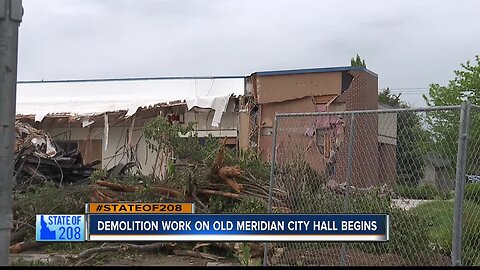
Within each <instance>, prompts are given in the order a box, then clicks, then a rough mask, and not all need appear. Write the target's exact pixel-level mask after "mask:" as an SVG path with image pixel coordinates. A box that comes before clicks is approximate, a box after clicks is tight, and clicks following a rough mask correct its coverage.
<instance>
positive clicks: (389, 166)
mask: <svg viewBox="0 0 480 270" xmlns="http://www.w3.org/2000/svg"><path fill="white" fill-rule="evenodd" d="M396 151H397V148H396V146H395V145H392V144H386V143H378V164H379V170H380V171H379V178H380V179H379V180H380V183H385V184H388V185H393V184H395V182H396V180H397V154H396Z"/></svg>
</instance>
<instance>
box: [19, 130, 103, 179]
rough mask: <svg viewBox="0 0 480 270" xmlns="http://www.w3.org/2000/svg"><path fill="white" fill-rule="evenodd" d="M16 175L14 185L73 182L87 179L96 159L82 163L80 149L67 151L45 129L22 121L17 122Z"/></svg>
mask: <svg viewBox="0 0 480 270" xmlns="http://www.w3.org/2000/svg"><path fill="white" fill-rule="evenodd" d="M15 130H16V136H15V139H16V140H15V147H14V165H15V167H14V176H15V177H14V179H15V185H16V186H18V185H19V184H22V183H30V184H31V183H35V182H40V181H44V180H47V179H48V180H52V181H54V182H57V183H72V182H77V181H80V180H84V179H87V178H88V177H90V175H91V174H92V172H93V170H94V168H93V166H95V165H97V164H99V163H100V161H99V160H95V161H93V162H90V163H88V164H84V163H83V159H82V156H81V153H80V151H79V150H78V149H75V150H73V151H70V152H68V153H66V152H65V151H64V150H63V149H61V148H60V147H58V146H57V145H56V144H55V142H54V141H53V140H52V139H51V138H50V136H49V135H48V134H46V133H45V132H43V131H41V130H38V129H36V128H33V127H32V126H30V125H28V124H26V123H22V122H16V123H15Z"/></svg>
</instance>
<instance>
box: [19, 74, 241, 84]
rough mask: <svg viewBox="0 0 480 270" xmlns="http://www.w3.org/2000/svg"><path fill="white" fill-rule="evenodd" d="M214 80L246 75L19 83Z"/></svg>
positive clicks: (59, 81)
mask: <svg viewBox="0 0 480 270" xmlns="http://www.w3.org/2000/svg"><path fill="white" fill-rule="evenodd" d="M194 79H198V80H214V79H245V76H199V77H192V76H190V77H188V76H187V77H146V78H110V79H79V80H51V81H18V82H17V83H19V84H32V83H81V82H117V81H154V80H194Z"/></svg>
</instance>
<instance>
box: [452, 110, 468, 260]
mask: <svg viewBox="0 0 480 270" xmlns="http://www.w3.org/2000/svg"><path fill="white" fill-rule="evenodd" d="M470 106H471V104H470V102H468V101H467V102H463V103H462V109H461V111H460V127H459V131H458V151H457V168H456V178H455V179H456V184H455V213H454V217H453V240H452V241H453V243H452V265H453V266H459V265H461V264H462V225H463V198H464V195H465V194H464V193H465V173H466V169H467V146H468V130H469V126H470Z"/></svg>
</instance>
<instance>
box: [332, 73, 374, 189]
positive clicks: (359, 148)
mask: <svg viewBox="0 0 480 270" xmlns="http://www.w3.org/2000/svg"><path fill="white" fill-rule="evenodd" d="M350 74H351V75H353V76H354V79H353V81H352V83H351V84H350V87H349V88H348V89H347V90H346V91H345V92H344V93H343V94H342V95H341V96H340V97H339V99H338V100H339V101H340V102H345V104H346V110H347V111H356V110H376V109H377V108H378V78H377V77H376V76H374V75H372V74H370V73H368V72H364V71H352V72H350ZM350 123H351V122H350V117H349V116H347V117H345V143H344V144H343V145H342V147H341V148H340V149H339V153H338V158H337V163H336V169H335V180H336V181H337V182H339V183H342V182H345V181H346V179H347V178H346V177H347V158H348V156H347V153H348V141H349V136H350ZM378 156H379V153H378V115H376V114H360V115H356V118H355V139H354V144H353V163H352V185H354V186H358V187H368V186H371V185H376V184H377V183H378V182H379V166H378Z"/></svg>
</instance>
